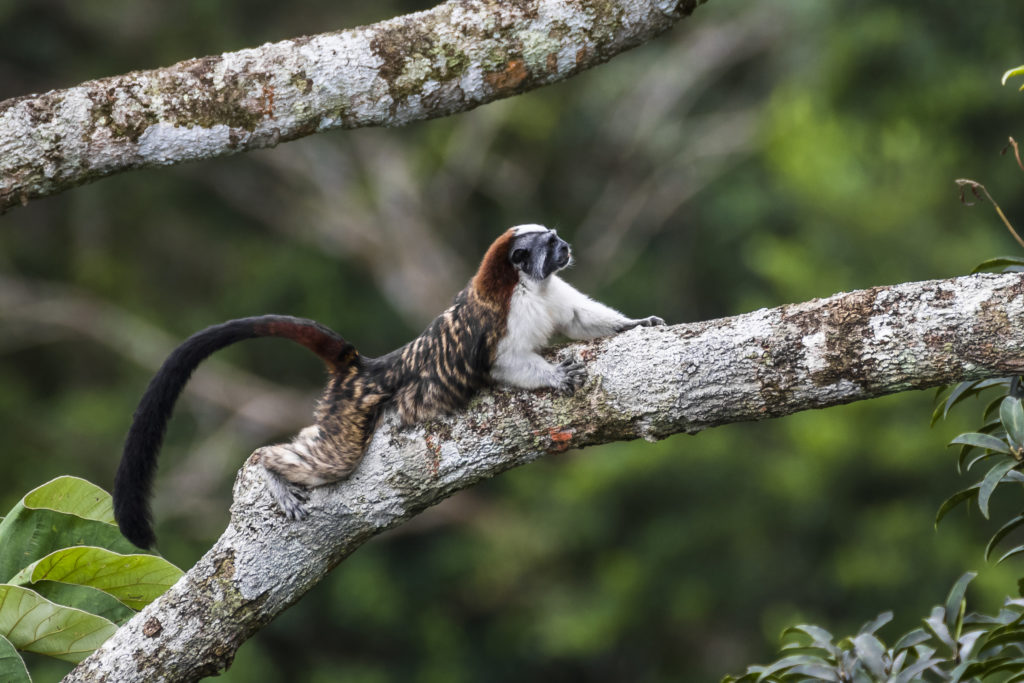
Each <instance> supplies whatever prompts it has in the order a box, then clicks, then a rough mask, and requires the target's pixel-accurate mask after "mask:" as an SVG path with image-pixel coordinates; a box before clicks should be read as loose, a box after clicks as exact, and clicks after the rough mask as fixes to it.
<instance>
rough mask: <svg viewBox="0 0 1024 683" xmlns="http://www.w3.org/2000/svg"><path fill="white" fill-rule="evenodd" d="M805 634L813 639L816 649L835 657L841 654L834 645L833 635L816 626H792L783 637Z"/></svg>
mask: <svg viewBox="0 0 1024 683" xmlns="http://www.w3.org/2000/svg"><path fill="white" fill-rule="evenodd" d="M800 633H802V634H804V635H806V636H808V637H809V638H810V639H811V644H813V645H814V647H817V648H821V649H822V650H825V651H826V652H828V653H829V654H830V655H832V656H833V657H835V656H837V655H838V654H839V649H838V648H837V647H836V646H835V645H834V644H833V643H832V634H831V633H829V632H828V631H826V630H825V629H823V628H821V627H820V626H815V625H814V624H798V625H796V626H790V627H789V628H787V629H786V630H785V631H783V632H782V637H783V638H785V637H786V636H789V635H795V634H800Z"/></svg>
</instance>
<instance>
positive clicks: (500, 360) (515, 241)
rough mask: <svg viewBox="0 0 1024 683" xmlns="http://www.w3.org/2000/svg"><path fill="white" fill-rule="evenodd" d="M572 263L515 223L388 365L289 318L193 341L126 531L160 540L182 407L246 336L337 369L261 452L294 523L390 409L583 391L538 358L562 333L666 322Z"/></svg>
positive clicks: (136, 469)
mask: <svg viewBox="0 0 1024 683" xmlns="http://www.w3.org/2000/svg"><path fill="white" fill-rule="evenodd" d="M570 260H571V255H570V251H569V245H568V243H566V242H565V241H564V240H562V239H561V238H560V237H559V236H558V235H557V234H556V233H555V231H554V230H549V229H548V228H545V227H544V226H541V225H520V226H517V227H513V228H510V229H509V230H507V231H506V232H505V233H504V234H502V235H501V236H500V237H499V238H498V239H497V240H495V241H494V243H493V244H492V245H491V246H490V248H489V249H488V250H487V253H486V254H484V258H483V261H482V262H481V263H480V268H479V269H478V270H477V272H476V275H474V276H473V279H472V280H470V281H469V284H468V285H467V286H466V288H465V289H463V290H462V291H461V292H459V294H458V295H457V296H456V297H455V301H454V303H453V304H452V306H451V308H449V309H448V310H446V311H445V312H443V313H442V314H441V315H439V316H438V317H437V318H435V319H434V321H433V322H432V323H430V325H429V326H428V327H427V329H426V330H424V331H423V334H421V335H420V336H419V337H417V338H416V339H414V340H412V341H411V342H409V343H408V344H406V345H405V346H403V347H401V348H400V349H396V350H395V351H392V352H391V353H389V354H387V355H384V356H381V357H379V358H367V357H365V356H361V355H360V354H359V352H358V351H356V349H355V347H353V346H352V345H351V344H350V343H348V342H347V341H346V340H345V339H343V338H342V337H340V336H338V335H337V334H335V333H334V332H333V331H331V330H330V329H328V328H326V327H324V326H323V325H321V324H319V323H317V322H314V321H312V320H305V319H302V318H292V317H289V316H282V315H263V316H257V317H253V318H241V319H239V320H231V321H228V322H226V323H222V324H220V325H214V326H213V327H208V328H206V329H205V330H202V331H201V332H197V333H196V334H194V335H192V336H191V337H189V338H188V339H187V340H185V342H184V343H183V344H182V345H181V346H179V347H178V348H176V349H175V350H174V351H173V352H172V353H171V355H170V356H168V358H167V360H166V361H164V364H163V365H162V366H161V368H160V370H159V371H158V372H157V373H156V376H154V377H153V379H152V381H150V383H149V387H148V388H147V389H146V392H145V393H144V394H143V396H142V400H141V401H140V402H139V407H138V408H137V409H136V410H135V415H134V417H133V419H132V425H131V428H130V429H129V430H128V436H127V438H126V440H125V445H124V453H123V455H122V457H121V464H120V466H119V467H118V469H117V476H116V478H115V482H114V515H115V516H116V518H117V523H118V525H119V526H120V527H121V532H122V533H123V534H124V535H125V536H126V537H128V539H129V540H130V541H131V542H132V543H134V544H135V545H137V546H140V547H143V548H148V547H151V546H152V545H153V543H154V542H155V541H156V537H155V536H154V534H153V526H152V516H151V513H150V509H149V498H150V492H151V489H152V484H153V475H154V473H155V471H156V459H157V453H158V452H159V450H160V444H161V442H162V441H163V437H164V432H165V431H166V427H167V421H168V420H169V419H170V416H171V412H172V411H173V409H174V403H175V401H176V400H177V398H178V395H179V394H180V393H181V391H182V389H183V388H184V386H185V383H186V382H187V381H188V379H189V377H190V376H191V374H192V371H193V370H195V368H196V366H198V365H199V364H200V363H201V362H202V361H203V360H204V359H205V358H206V357H207V356H209V355H210V354H212V353H213V352H215V351H217V350H219V349H222V348H224V347H226V346H229V345H231V344H234V343H235V342H238V341H241V340H243V339H252V338H254V337H283V338H285V339H290V340H292V341H294V342H298V343H299V344H301V345H302V346H305V347H306V348H307V349H309V350H310V351H312V352H313V353H315V354H316V355H317V356H319V357H320V358H321V359H323V360H324V361H325V362H326V363H327V368H328V371H329V373H330V376H329V378H328V380H327V387H326V388H325V389H324V393H323V395H322V396H321V397H320V401H319V403H318V405H317V407H316V412H315V424H313V425H312V426H310V427H306V428H305V429H303V430H302V431H301V432H299V434H298V435H297V436H296V437H295V438H294V439H293V440H292V441H291V442H289V443H285V444H278V445H275V446H267V447H264V448H261V449H259V450H257V452H256V453H257V455H258V459H259V462H260V463H262V465H263V467H264V468H265V473H266V481H267V485H268V489H269V491H270V493H271V494H272V496H273V498H274V499H275V500H276V501H277V503H278V505H279V506H280V508H281V510H282V511H283V512H284V514H285V515H286V516H287V517H289V518H290V519H292V520H301V519H303V518H304V517H305V516H306V509H305V507H304V506H303V503H305V502H306V498H307V492H306V491H307V488H308V487H313V486H322V485H323V484H328V483H331V482H335V481H338V480H339V479H344V478H345V477H347V476H348V475H349V474H350V473H351V472H352V470H353V469H355V467H356V465H358V464H359V461H360V459H362V457H363V453H364V451H365V450H366V447H367V445H368V444H369V442H370V437H371V436H372V435H373V431H374V428H375V427H376V425H377V420H378V419H379V418H380V415H381V413H382V412H383V411H384V410H385V409H387V408H388V407H389V406H394V407H395V408H396V409H397V411H398V415H399V418H400V420H401V423H402V425H403V426H404V425H410V424H413V423H416V422H422V421H424V420H429V419H431V418H433V417H436V416H439V415H443V414H445V413H450V412H452V411H455V410H458V409H460V408H462V407H464V406H465V405H466V404H467V403H468V402H469V399H470V398H471V397H472V396H473V395H474V394H475V393H476V392H477V391H478V390H479V389H481V388H482V387H484V386H486V385H488V384H489V383H491V382H498V383H501V384H507V385H509V386H513V387H519V388H523V389H540V388H551V389H554V390H555V391H558V392H560V393H562V394H572V393H573V392H574V391H575V390H576V388H577V387H579V386H580V385H581V384H582V382H583V379H584V376H585V371H584V368H583V364H582V363H578V362H574V361H572V360H566V361H563V362H562V363H560V364H558V365H553V364H551V363H549V362H548V361H546V360H544V359H543V358H542V357H541V356H540V355H539V354H538V353H537V352H538V350H539V349H540V348H541V347H542V346H544V345H545V344H546V343H547V341H548V340H549V339H550V338H551V336H552V335H553V334H554V333H556V332H557V333H561V334H564V335H565V336H567V337H571V338H572V339H593V338H595V337H602V336H605V335H609V334H615V333H617V332H622V331H624V330H629V329H632V328H634V327H637V326H639V325H644V326H650V325H664V324H665V321H664V320H662V319H661V318H658V317H656V316H650V317H648V318H640V319H632V318H627V317H626V316H624V315H622V314H621V313H619V312H618V311H616V310H614V309H611V308H609V307H608V306H605V305H604V304H601V303H599V302H597V301H594V300H593V299H591V298H589V297H587V296H586V295H584V294H582V293H580V292H579V291H577V290H576V289H574V288H573V287H572V286H571V285H569V284H567V283H566V282H565V281H564V280H562V279H561V278H560V277H558V276H557V275H555V273H556V272H557V271H559V270H561V269H563V268H565V267H566V266H568V265H569V262H570Z"/></svg>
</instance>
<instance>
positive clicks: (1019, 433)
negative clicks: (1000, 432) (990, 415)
mask: <svg viewBox="0 0 1024 683" xmlns="http://www.w3.org/2000/svg"><path fill="white" fill-rule="evenodd" d="M999 419H1000V421H1001V422H1002V423H1003V427H1005V428H1006V434H1007V435H1008V436H1009V437H1010V442H1011V443H1012V444H1013V445H1014V446H1016V447H1017V448H1020V447H1021V446H1024V408H1022V407H1021V405H1020V399H1019V398H1014V397H1013V396H1007V397H1006V398H1004V399H1003V402H1002V403H1000V404H999Z"/></svg>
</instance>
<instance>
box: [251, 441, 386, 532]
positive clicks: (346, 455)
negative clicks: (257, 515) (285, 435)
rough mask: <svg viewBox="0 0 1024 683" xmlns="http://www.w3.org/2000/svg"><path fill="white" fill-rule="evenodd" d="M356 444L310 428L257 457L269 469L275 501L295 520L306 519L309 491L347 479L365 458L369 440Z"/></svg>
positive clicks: (266, 448) (268, 487)
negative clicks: (364, 452) (312, 488)
mask: <svg viewBox="0 0 1024 683" xmlns="http://www.w3.org/2000/svg"><path fill="white" fill-rule="evenodd" d="M360 437H361V438H359V439H354V441H356V443H350V442H347V441H345V440H343V439H342V440H339V439H337V438H331V437H330V435H329V432H327V431H325V430H324V429H322V428H321V427H320V425H313V426H311V427H306V428H305V429H303V430H302V431H301V432H299V433H298V435H297V436H296V437H295V438H294V439H293V440H292V441H291V442H289V443H282V444H276V445H274V446H264V447H263V448H260V449H258V450H257V451H256V453H255V455H256V458H257V459H258V460H259V462H260V464H262V465H263V467H264V469H265V470H266V476H265V477H264V479H265V480H266V482H267V489H268V491H269V492H270V495H271V496H272V497H273V498H274V501H275V502H276V503H277V504H278V506H279V507H280V508H281V510H282V511H283V512H284V513H285V515H286V516H287V517H288V518H289V519H291V520H293V521H299V520H302V519H305V518H306V516H307V514H308V513H307V511H306V508H305V505H304V503H306V502H307V501H308V499H309V491H308V489H309V488H311V487H314V486H323V485H324V484H330V483H332V482H335V481H339V480H341V479H344V478H345V477H347V476H348V475H350V474H351V473H352V470H354V469H355V468H356V465H358V464H359V461H360V460H361V459H362V457H363V451H364V450H365V448H366V438H365V436H363V435H360Z"/></svg>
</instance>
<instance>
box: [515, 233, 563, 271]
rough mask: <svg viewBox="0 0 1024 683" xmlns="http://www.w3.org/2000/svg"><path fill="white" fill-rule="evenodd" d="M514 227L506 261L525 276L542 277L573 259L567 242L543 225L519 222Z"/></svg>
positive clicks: (559, 268)
mask: <svg viewBox="0 0 1024 683" xmlns="http://www.w3.org/2000/svg"><path fill="white" fill-rule="evenodd" d="M513 230H514V231H515V232H514V237H513V238H512V245H511V248H510V249H509V261H511V262H512V265H513V266H514V267H515V269H516V270H518V271H520V272H521V273H524V274H525V275H526V276H527V277H530V278H532V279H534V280H543V279H544V278H546V277H547V276H549V275H551V274H552V273H554V272H556V271H559V270H561V269H562V268H565V267H566V266H567V265H569V262H570V261H571V260H572V252H571V251H570V250H569V243H568V242H566V241H565V240H563V239H562V238H561V237H559V236H558V234H557V233H556V232H555V231H554V230H549V229H548V228H545V227H544V226H542V225H520V226H519V227H517V228H513Z"/></svg>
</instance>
